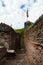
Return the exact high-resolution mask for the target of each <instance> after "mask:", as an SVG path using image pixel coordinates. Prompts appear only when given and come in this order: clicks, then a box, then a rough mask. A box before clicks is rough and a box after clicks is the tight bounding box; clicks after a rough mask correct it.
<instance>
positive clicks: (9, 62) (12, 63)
mask: <svg viewBox="0 0 43 65" xmlns="http://www.w3.org/2000/svg"><path fill="white" fill-rule="evenodd" d="M2 65H29V64H28V60H27V56H26V53H22V52H21V51H19V52H18V53H17V54H16V56H11V57H7V59H6V60H5V61H4V62H3V63H2Z"/></svg>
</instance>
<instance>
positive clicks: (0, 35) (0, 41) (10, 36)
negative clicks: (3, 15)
mask: <svg viewBox="0 0 43 65" xmlns="http://www.w3.org/2000/svg"><path fill="white" fill-rule="evenodd" d="M19 37H20V35H19V34H18V33H16V32H15V31H14V29H13V28H12V27H10V26H8V25H6V24H4V23H0V45H4V46H5V47H6V44H8V45H7V47H6V48H8V49H10V50H11V49H12V50H14V49H17V48H18V47H16V46H19V45H18V44H20V42H19Z"/></svg>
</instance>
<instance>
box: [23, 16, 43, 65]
mask: <svg viewBox="0 0 43 65" xmlns="http://www.w3.org/2000/svg"><path fill="white" fill-rule="evenodd" d="M24 43H25V46H26V51H27V56H28V60H29V63H30V65H43V15H42V16H41V17H40V18H39V19H38V20H37V21H36V22H35V23H34V25H33V26H32V27H31V28H30V29H28V30H27V31H25V34H24Z"/></svg>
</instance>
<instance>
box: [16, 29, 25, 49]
mask: <svg viewBox="0 0 43 65" xmlns="http://www.w3.org/2000/svg"><path fill="white" fill-rule="evenodd" d="M15 31H16V32H17V33H19V34H20V35H21V40H20V41H21V42H20V45H21V48H24V28H22V29H17V30H15Z"/></svg>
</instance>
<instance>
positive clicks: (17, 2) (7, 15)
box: [0, 0, 43, 29]
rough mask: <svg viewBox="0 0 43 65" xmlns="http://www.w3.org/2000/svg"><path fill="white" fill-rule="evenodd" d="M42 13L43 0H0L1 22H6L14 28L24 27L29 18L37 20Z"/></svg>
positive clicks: (33, 20)
mask: <svg viewBox="0 0 43 65" xmlns="http://www.w3.org/2000/svg"><path fill="white" fill-rule="evenodd" d="M27 9H28V14H29V17H28V19H27V17H26V11H27ZM42 14H43V0H0V23H5V24H7V25H9V26H12V27H13V28H14V29H21V28H24V23H25V22H26V21H27V20H29V21H31V22H35V21H36V20H37V19H38V18H39V17H40V16H41V15H42Z"/></svg>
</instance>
